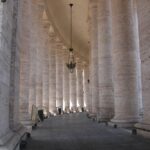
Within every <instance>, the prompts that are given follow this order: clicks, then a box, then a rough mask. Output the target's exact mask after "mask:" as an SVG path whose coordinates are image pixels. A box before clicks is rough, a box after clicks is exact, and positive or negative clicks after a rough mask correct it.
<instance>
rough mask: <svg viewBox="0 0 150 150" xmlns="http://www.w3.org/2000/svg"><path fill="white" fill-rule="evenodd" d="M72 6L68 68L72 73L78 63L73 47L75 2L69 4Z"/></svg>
mask: <svg viewBox="0 0 150 150" xmlns="http://www.w3.org/2000/svg"><path fill="white" fill-rule="evenodd" d="M69 6H70V48H69V57H68V63H67V64H66V65H67V68H68V69H69V71H70V73H73V71H74V69H75V67H76V63H75V59H74V53H73V48H72V7H73V4H72V3H71V4H69Z"/></svg>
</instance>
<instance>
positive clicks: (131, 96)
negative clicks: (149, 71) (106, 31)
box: [112, 0, 139, 127]
mask: <svg viewBox="0 0 150 150" xmlns="http://www.w3.org/2000/svg"><path fill="white" fill-rule="evenodd" d="M133 6H134V5H133V0H128V1H124V0H113V2H112V44H113V47H112V58H113V61H112V62H113V81H114V98H115V117H114V119H113V120H112V122H113V123H114V124H117V125H118V126H127V127H128V126H132V125H133V124H134V123H135V122H137V121H138V119H139V116H138V66H137V61H138V58H137V52H138V40H137V30H136V28H135V27H136V22H135V12H134V9H133Z"/></svg>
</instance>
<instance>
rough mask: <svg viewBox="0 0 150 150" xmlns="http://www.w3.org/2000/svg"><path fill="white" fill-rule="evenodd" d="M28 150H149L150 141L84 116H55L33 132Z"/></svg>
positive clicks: (82, 114)
mask: <svg viewBox="0 0 150 150" xmlns="http://www.w3.org/2000/svg"><path fill="white" fill-rule="evenodd" d="M26 149H27V150H150V140H148V139H144V138H143V137H140V136H136V135H131V133H130V132H129V131H127V130H125V129H115V128H112V127H108V126H105V125H102V124H98V123H97V122H93V121H92V120H90V119H88V118H87V117H86V114H84V113H78V114H70V115H63V116H56V117H52V118H49V119H47V120H45V121H44V122H43V123H41V124H39V125H38V128H37V129H36V130H33V133H32V137H31V138H30V139H29V140H28V145H27V148H26Z"/></svg>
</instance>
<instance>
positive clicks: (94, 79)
mask: <svg viewBox="0 0 150 150" xmlns="http://www.w3.org/2000/svg"><path fill="white" fill-rule="evenodd" d="M97 4H98V1H97V0H90V17H91V18H90V19H91V20H90V21H91V22H90V28H91V31H90V32H91V67H90V69H91V70H90V72H91V94H92V113H93V114H96V113H97V112H98V109H99V85H98V82H99V79H98V78H99V77H98V68H99V67H98V8H97V6H98V5H97Z"/></svg>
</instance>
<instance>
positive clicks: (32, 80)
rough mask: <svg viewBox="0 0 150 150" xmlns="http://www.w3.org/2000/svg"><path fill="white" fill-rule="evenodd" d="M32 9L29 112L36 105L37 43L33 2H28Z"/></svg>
mask: <svg viewBox="0 0 150 150" xmlns="http://www.w3.org/2000/svg"><path fill="white" fill-rule="evenodd" d="M30 5H31V6H30V7H31V8H32V10H31V12H32V13H31V14H30V17H31V20H30V26H32V30H31V31H30V37H31V39H32V42H31V43H30V48H29V57H30V60H31V61H30V62H29V63H30V64H29V66H30V71H29V113H30V114H31V112H32V107H33V105H35V106H36V57H37V51H36V43H37V40H36V38H37V30H36V28H37V25H36V23H35V14H34V13H35V3H33V2H32V3H31V4H30Z"/></svg>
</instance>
